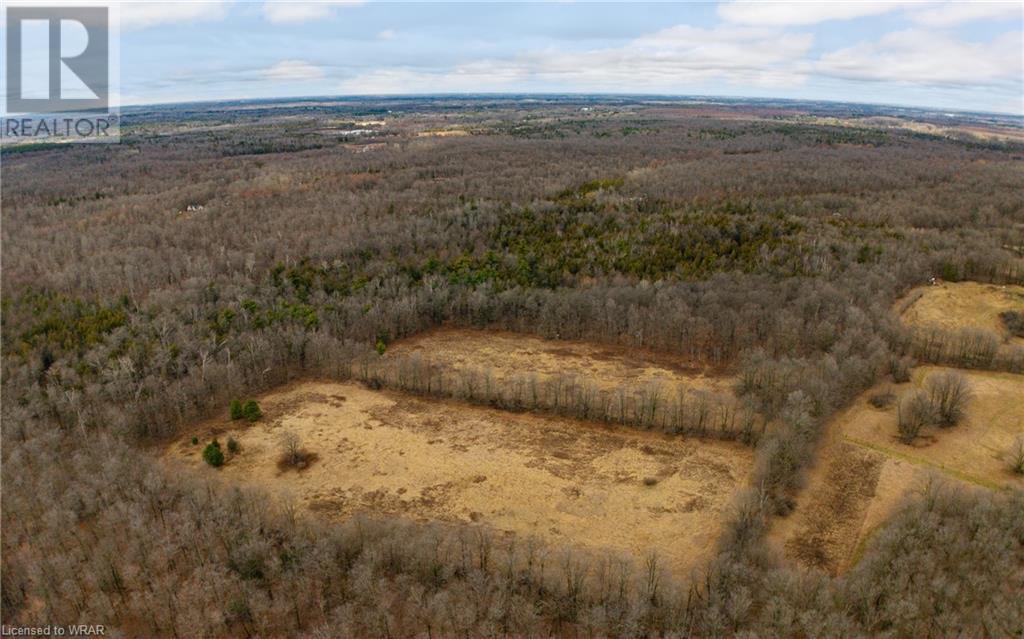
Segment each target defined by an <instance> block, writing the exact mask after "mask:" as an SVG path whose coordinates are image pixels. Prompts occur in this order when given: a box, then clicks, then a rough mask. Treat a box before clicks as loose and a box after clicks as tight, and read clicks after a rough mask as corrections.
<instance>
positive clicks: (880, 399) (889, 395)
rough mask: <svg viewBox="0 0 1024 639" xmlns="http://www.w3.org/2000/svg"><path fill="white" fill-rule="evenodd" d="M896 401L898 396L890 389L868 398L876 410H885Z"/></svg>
mask: <svg viewBox="0 0 1024 639" xmlns="http://www.w3.org/2000/svg"><path fill="white" fill-rule="evenodd" d="M894 399H896V395H895V394H894V393H893V392H892V391H891V390H890V389H888V388H886V389H885V390H883V391H879V392H877V393H875V394H874V395H872V396H871V397H870V398H868V403H870V404H871V405H872V406H874V407H875V408H885V407H886V406H889V405H890V404H892V402H893V400H894Z"/></svg>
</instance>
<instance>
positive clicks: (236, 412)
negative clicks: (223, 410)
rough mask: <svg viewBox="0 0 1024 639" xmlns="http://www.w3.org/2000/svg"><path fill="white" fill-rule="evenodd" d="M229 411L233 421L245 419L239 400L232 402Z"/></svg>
mask: <svg viewBox="0 0 1024 639" xmlns="http://www.w3.org/2000/svg"><path fill="white" fill-rule="evenodd" d="M228 411H229V412H230V413H231V419H242V418H243V417H245V413H244V412H243V411H242V402H240V401H238V400H237V399H233V400H231V405H230V406H229V408H228Z"/></svg>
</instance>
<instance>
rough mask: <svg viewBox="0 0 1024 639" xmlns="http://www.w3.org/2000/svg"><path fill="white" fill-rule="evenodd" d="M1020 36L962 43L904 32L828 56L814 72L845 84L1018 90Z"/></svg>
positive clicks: (1022, 64)
mask: <svg viewBox="0 0 1024 639" xmlns="http://www.w3.org/2000/svg"><path fill="white" fill-rule="evenodd" d="M1022 47H1024V40H1022V37H1021V32H1019V31H1017V32H1013V33H1007V34H1004V35H1002V36H1000V37H998V38H996V39H994V40H992V41H991V42H965V41H963V40H958V39H956V38H954V37H952V36H950V35H949V34H948V33H944V32H937V31H929V30H920V29H908V30H904V31H897V32H893V33H888V34H886V35H884V36H882V37H881V38H880V39H879V40H877V41H874V42H862V43H859V44H856V45H854V46H852V47H847V48H845V49H840V50H838V51H833V52H831V53H826V54H824V55H822V56H821V58H820V60H819V61H818V62H817V64H816V65H815V71H817V72H819V73H822V74H825V75H829V76H832V77H836V78H841V79H846V80H866V81H875V82H897V83H908V84H927V85H933V86H956V85H959V86H964V87H968V86H976V87H984V86H986V85H989V86H991V85H1003V86H1006V87H1013V86H1016V87H1017V90H1018V91H1019V90H1020V87H1021V77H1022V74H1024V59H1022V58H1024V54H1022V50H1024V49H1022Z"/></svg>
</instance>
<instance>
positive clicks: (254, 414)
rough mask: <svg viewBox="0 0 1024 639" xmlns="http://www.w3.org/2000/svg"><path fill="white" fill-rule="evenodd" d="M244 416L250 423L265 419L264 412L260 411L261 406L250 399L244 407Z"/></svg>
mask: <svg viewBox="0 0 1024 639" xmlns="http://www.w3.org/2000/svg"><path fill="white" fill-rule="evenodd" d="M242 416H243V417H245V418H246V419H247V420H249V421H250V422H254V421H256V420H258V419H259V418H260V417H263V411H261V410H260V405H259V404H257V403H256V402H255V401H253V400H251V399H250V400H249V401H247V402H246V403H245V404H243V405H242Z"/></svg>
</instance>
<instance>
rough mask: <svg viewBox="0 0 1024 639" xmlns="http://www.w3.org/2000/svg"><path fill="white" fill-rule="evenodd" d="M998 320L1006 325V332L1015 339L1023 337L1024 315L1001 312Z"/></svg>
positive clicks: (1015, 312) (1018, 312)
mask: <svg viewBox="0 0 1024 639" xmlns="http://www.w3.org/2000/svg"><path fill="white" fill-rule="evenodd" d="M999 318H1000V319H1002V320H1003V324H1005V325H1006V330H1008V331H1010V333H1011V334H1012V335H1016V336H1017V337H1024V313H1022V312H1020V311H1003V312H1002V313H1000V314H999Z"/></svg>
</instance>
